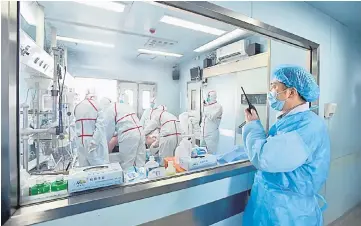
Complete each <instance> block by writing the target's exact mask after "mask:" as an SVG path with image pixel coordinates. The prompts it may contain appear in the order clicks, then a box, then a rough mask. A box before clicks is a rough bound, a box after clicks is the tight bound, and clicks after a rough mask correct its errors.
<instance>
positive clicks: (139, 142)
mask: <svg viewBox="0 0 361 226" xmlns="http://www.w3.org/2000/svg"><path fill="white" fill-rule="evenodd" d="M126 103H128V101H127V100H126V95H125V96H123V98H122V99H121V101H120V103H113V104H111V105H110V107H108V108H107V109H111V111H108V110H107V118H108V119H109V120H113V122H114V125H115V131H114V130H113V131H112V132H113V133H114V132H115V133H116V134H117V136H116V137H113V138H112V139H111V141H110V145H112V147H110V150H112V149H113V148H114V146H115V145H114V144H115V143H114V142H113V141H114V140H115V139H117V143H118V145H119V153H117V159H118V161H119V163H120V165H121V166H122V168H123V169H128V168H129V167H132V166H136V167H143V166H144V164H145V159H146V153H145V135H144V130H143V128H142V126H141V125H140V122H139V118H138V117H137V115H136V113H135V111H134V110H133V109H132V107H131V106H130V105H129V104H126ZM109 134H110V133H109Z"/></svg>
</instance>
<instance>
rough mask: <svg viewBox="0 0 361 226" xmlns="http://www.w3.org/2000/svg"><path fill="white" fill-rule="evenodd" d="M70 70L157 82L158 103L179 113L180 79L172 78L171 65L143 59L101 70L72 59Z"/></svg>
mask: <svg viewBox="0 0 361 226" xmlns="http://www.w3.org/2000/svg"><path fill="white" fill-rule="evenodd" d="M103 68H107V67H103ZM69 71H70V72H71V74H72V75H73V76H75V77H93V78H102V79H117V80H127V81H137V82H140V81H146V82H155V83H156V84H157V104H165V105H166V106H167V107H168V111H169V112H171V113H173V114H175V115H178V114H179V85H178V84H179V81H175V80H173V79H172V67H171V66H168V65H165V64H157V63H147V62H143V61H119V62H117V63H114V64H113V65H112V66H111V67H109V70H102V71H100V70H97V69H86V68H82V67H81V66H78V65H77V64H76V61H73V62H72V60H70V61H69ZM104 88H106V87H104Z"/></svg>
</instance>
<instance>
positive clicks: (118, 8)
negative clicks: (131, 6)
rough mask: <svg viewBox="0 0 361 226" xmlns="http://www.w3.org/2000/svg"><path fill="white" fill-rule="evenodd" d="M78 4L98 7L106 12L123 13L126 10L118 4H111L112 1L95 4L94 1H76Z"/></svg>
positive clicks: (122, 5)
mask: <svg viewBox="0 0 361 226" xmlns="http://www.w3.org/2000/svg"><path fill="white" fill-rule="evenodd" d="M75 2H76V3H80V4H84V5H88V6H93V7H98V8H102V9H106V10H111V11H115V12H119V13H121V12H123V11H124V9H125V5H124V4H121V3H118V2H110V1H99V2H93V1H75Z"/></svg>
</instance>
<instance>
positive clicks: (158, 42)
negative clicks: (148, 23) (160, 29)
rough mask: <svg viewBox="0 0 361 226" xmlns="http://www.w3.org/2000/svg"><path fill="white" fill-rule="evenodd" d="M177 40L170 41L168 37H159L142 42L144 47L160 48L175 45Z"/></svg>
mask: <svg viewBox="0 0 361 226" xmlns="http://www.w3.org/2000/svg"><path fill="white" fill-rule="evenodd" d="M177 43H178V42H177V41H172V40H169V39H161V38H150V39H148V41H147V42H146V43H145V44H144V46H145V47H148V48H162V49H166V48H168V47H172V46H175V45H176V44H177Z"/></svg>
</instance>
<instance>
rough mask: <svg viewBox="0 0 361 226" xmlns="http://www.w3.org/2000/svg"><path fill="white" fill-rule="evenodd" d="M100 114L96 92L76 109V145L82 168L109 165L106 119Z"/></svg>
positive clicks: (91, 93)
mask: <svg viewBox="0 0 361 226" xmlns="http://www.w3.org/2000/svg"><path fill="white" fill-rule="evenodd" d="M98 113H99V103H98V102H97V98H96V95H95V91H92V90H90V91H88V94H87V95H86V97H85V99H84V100H83V101H81V102H80V103H79V104H78V105H76V106H75V108H74V116H75V133H76V135H77V139H76V144H77V150H78V161H79V166H80V167H85V166H96V165H101V164H107V163H109V154H108V145H107V141H106V137H105V125H104V118H103V117H102V115H101V114H98Z"/></svg>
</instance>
